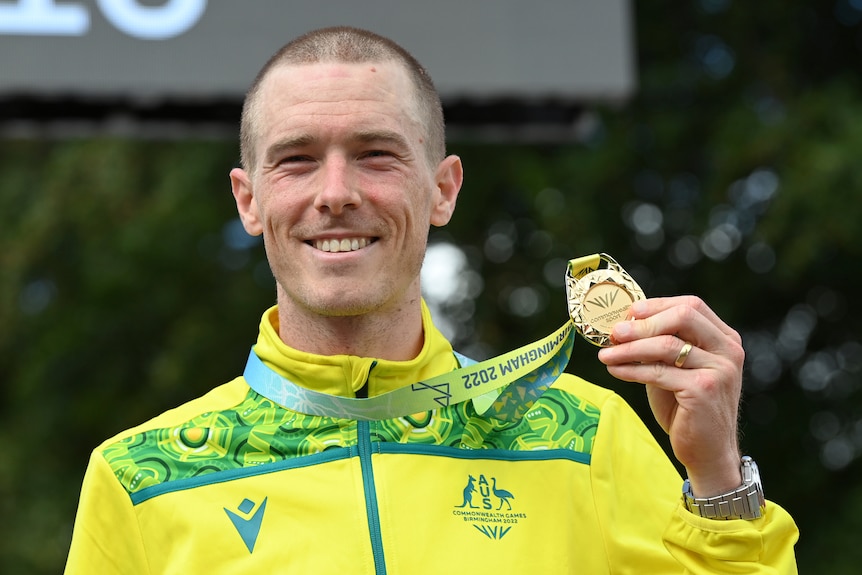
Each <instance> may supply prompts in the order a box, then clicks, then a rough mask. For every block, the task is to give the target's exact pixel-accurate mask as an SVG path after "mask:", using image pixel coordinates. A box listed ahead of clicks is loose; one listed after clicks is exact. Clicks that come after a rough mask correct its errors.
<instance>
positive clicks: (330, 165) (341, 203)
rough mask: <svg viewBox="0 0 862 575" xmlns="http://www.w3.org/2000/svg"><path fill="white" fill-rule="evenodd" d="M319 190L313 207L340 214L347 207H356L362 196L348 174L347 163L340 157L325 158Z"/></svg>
mask: <svg viewBox="0 0 862 575" xmlns="http://www.w3.org/2000/svg"><path fill="white" fill-rule="evenodd" d="M321 174H322V181H321V182H320V186H321V188H320V190H319V191H318V193H317V196H315V198H314V207H315V208H316V209H318V210H321V211H327V210H328V211H329V212H330V213H331V214H333V215H336V216H338V215H341V213H342V212H343V211H344V210H345V209H348V208H357V207H359V205H360V204H361V203H362V196H361V195H360V193H359V190H358V189H357V187H356V184H355V181H354V178H353V177H352V176H351V174H350V166H349V163H348V162H347V161H345V160H343V159H340V158H327V160H326V162H325V163H324V165H323V169H322V170H321Z"/></svg>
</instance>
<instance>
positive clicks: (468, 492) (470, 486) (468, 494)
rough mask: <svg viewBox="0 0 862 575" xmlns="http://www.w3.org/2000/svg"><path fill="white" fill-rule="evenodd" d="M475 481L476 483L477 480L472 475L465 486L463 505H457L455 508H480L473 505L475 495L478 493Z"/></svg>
mask: <svg viewBox="0 0 862 575" xmlns="http://www.w3.org/2000/svg"><path fill="white" fill-rule="evenodd" d="M475 481H476V478H475V477H473V476H472V475H470V476H469V479H467V485H466V486H464V502H463V503H461V505H456V506H455V507H459V508H460V507H467V506H468V505H469V506H470V507H472V508H473V509H478V508H479V507H478V506H476V505H473V493H474V492H475V491H476V486H475V485H474V482H475Z"/></svg>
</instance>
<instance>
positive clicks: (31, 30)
mask: <svg viewBox="0 0 862 575" xmlns="http://www.w3.org/2000/svg"><path fill="white" fill-rule="evenodd" d="M89 28H90V14H89V13H87V9H86V8H84V7H83V6H76V5H74V4H67V5H63V6H57V5H56V4H54V0H18V1H17V2H14V3H12V4H11V5H8V4H5V3H4V4H0V34H20V35H38V36H83V35H84V34H85V33H86V32H87V30H88V29H89Z"/></svg>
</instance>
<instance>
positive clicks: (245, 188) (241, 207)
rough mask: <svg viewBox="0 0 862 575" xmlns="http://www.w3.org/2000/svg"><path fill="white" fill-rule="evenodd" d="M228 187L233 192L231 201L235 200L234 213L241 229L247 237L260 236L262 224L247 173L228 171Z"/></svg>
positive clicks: (239, 169)
mask: <svg viewBox="0 0 862 575" xmlns="http://www.w3.org/2000/svg"><path fill="white" fill-rule="evenodd" d="M230 187H231V191H232V192H233V199H234V200H236V211H237V212H239V219H240V221H241V222H242V227H243V228H245V231H246V232H248V233H249V235H252V236H259V235H261V234H262V233H263V224H261V221H260V212H259V211H258V207H257V200H255V199H254V193H253V190H252V186H251V179H250V178H249V176H248V173H246V171H245V170H243V169H241V168H234V169H232V170H231V171H230Z"/></svg>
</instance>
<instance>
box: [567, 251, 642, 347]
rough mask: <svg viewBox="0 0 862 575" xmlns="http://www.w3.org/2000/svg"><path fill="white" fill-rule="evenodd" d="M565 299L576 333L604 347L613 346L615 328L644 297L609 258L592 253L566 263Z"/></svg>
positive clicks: (632, 280) (628, 277) (623, 271)
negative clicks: (612, 336)
mask: <svg viewBox="0 0 862 575" xmlns="http://www.w3.org/2000/svg"><path fill="white" fill-rule="evenodd" d="M603 266H604V267H603ZM566 298H567V300H568V304H569V316H571V318H572V322H573V323H574V324H575V329H577V330H578V333H580V334H581V335H582V336H583V337H584V339H586V340H587V341H588V342H590V343H592V344H594V345H597V346H599V347H607V346H610V345H613V344H612V343H611V331H612V330H613V327H614V325H615V324H616V323H617V322H620V321H623V320H624V319H626V318H627V317H628V311H629V308H630V307H631V306H632V304H633V303H634V302H636V301H638V300H642V299H645V298H646V296H644V292H643V290H642V289H641V288H640V286H639V285H638V284H637V282H635V280H634V279H632V277H631V276H630V275H629V274H628V273H626V271H625V270H624V269H623V268H622V266H621V265H620V264H618V263H617V262H616V261H615V260H614V259H613V258H612V257H611V256H609V255H607V254H594V255H591V256H584V257H582V258H578V259H574V260H571V261H570V262H569V265H568V267H567V268H566Z"/></svg>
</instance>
